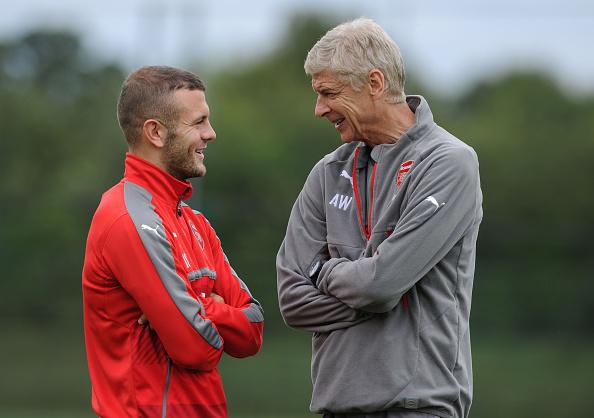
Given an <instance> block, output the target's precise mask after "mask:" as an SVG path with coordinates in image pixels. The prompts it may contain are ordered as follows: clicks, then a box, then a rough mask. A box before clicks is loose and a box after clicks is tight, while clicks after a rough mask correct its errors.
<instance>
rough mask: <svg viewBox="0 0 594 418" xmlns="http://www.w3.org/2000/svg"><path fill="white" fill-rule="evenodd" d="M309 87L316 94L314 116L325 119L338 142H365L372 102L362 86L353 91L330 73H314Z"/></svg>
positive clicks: (370, 120) (333, 73) (371, 117)
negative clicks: (336, 135)
mask: <svg viewBox="0 0 594 418" xmlns="http://www.w3.org/2000/svg"><path fill="white" fill-rule="evenodd" d="M311 85H312V87H313V89H314V91H315V92H316V93H317V95H318V97H317V100H316V108H315V115H316V116H317V117H319V118H326V119H328V120H329V121H330V122H331V123H332V124H333V125H334V127H335V128H336V130H337V131H338V133H339V134H340V139H341V140H342V142H345V143H347V142H352V141H363V140H365V139H366V137H365V133H366V130H367V128H368V127H369V125H370V124H371V123H373V119H374V118H373V102H372V100H371V96H370V94H369V91H368V90H367V89H366V88H365V86H364V87H363V88H362V89H361V91H357V90H355V89H354V88H353V87H352V86H351V84H350V83H349V82H348V81H345V80H343V79H341V78H340V76H339V75H338V74H336V73H335V72H333V71H330V70H324V71H321V72H319V73H317V74H315V75H314V76H313V77H312V80H311Z"/></svg>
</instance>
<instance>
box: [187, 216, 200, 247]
mask: <svg viewBox="0 0 594 418" xmlns="http://www.w3.org/2000/svg"><path fill="white" fill-rule="evenodd" d="M188 223H189V224H190V229H191V230H192V233H193V234H194V236H195V237H196V240H197V241H198V244H200V248H202V251H204V241H203V240H202V235H200V232H198V228H196V225H194V223H193V222H192V221H189V222H188Z"/></svg>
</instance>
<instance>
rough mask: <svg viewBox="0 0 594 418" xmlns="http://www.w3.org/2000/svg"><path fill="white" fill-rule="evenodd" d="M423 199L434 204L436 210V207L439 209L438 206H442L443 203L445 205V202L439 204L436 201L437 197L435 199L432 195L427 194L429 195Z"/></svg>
mask: <svg viewBox="0 0 594 418" xmlns="http://www.w3.org/2000/svg"><path fill="white" fill-rule="evenodd" d="M425 200H426V201H427V202H430V203H432V204H434V205H435V210H436V211H437V209H439V208H440V207H442V206H443V205H445V203H442V204H441V205H440V204H439V203H437V199H435V198H434V197H433V196H429V197H427V198H425Z"/></svg>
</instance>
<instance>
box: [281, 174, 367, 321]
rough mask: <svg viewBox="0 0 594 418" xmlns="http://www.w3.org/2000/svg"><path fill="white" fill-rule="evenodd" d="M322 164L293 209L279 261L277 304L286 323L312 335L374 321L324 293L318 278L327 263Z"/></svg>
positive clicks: (312, 175) (311, 177) (309, 178)
mask: <svg viewBox="0 0 594 418" xmlns="http://www.w3.org/2000/svg"><path fill="white" fill-rule="evenodd" d="M321 168H322V162H320V163H318V164H317V165H316V166H315V167H314V169H313V170H312V172H311V173H310V175H309V176H308V179H307V181H306V183H305V186H304V188H303V190H302V191H301V193H300V194H299V196H298V197H297V201H296V202H295V204H294V205H293V209H292V210H291V215H290V218H289V223H288V226H287V233H286V235H285V239H284V240H283V243H282V245H281V247H280V250H279V252H278V255H277V258H276V270H277V286H278V301H279V307H280V311H281V314H282V316H283V319H284V321H285V323H286V324H287V325H289V326H291V327H294V328H299V329H303V330H306V331H311V332H330V331H334V330H337V329H342V328H348V327H350V326H352V325H355V324H358V323H360V322H362V321H365V320H366V319H369V318H370V317H371V315H370V314H368V313H365V312H361V311H358V310H355V309H353V308H351V307H349V306H347V305H346V304H344V303H343V302H341V301H340V300H338V299H337V298H336V297H334V296H332V295H327V294H324V293H322V292H321V291H320V290H319V289H318V288H317V287H316V285H315V278H316V276H317V273H318V272H319V269H320V267H321V266H322V264H323V263H324V262H325V261H327V260H328V258H329V255H328V244H327V242H326V221H325V216H324V213H323V208H320V207H319V203H318V204H316V202H323V199H324V198H323V192H322V181H323V180H322V177H321V173H320V172H321Z"/></svg>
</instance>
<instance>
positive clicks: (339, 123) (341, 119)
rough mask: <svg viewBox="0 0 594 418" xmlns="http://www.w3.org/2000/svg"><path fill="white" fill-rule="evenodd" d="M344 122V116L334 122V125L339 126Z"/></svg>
mask: <svg viewBox="0 0 594 418" xmlns="http://www.w3.org/2000/svg"><path fill="white" fill-rule="evenodd" d="M342 122H344V118H340V119H338V120H337V121H336V122H334V127H335V128H338V127H339V126H340V125H341V124H342Z"/></svg>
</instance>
